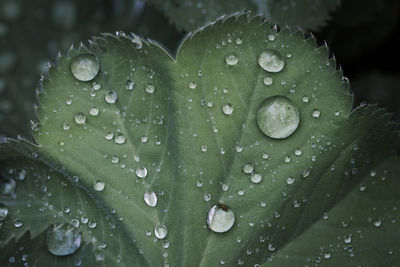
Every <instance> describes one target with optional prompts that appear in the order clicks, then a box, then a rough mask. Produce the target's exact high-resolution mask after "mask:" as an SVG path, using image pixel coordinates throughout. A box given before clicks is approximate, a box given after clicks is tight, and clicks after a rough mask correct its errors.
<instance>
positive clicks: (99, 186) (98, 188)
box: [93, 181, 106, 191]
mask: <svg viewBox="0 0 400 267" xmlns="http://www.w3.org/2000/svg"><path fill="white" fill-rule="evenodd" d="M105 186H106V184H105V183H104V182H102V181H96V182H95V183H94V185H93V188H94V190H96V191H103V190H104V187H105Z"/></svg>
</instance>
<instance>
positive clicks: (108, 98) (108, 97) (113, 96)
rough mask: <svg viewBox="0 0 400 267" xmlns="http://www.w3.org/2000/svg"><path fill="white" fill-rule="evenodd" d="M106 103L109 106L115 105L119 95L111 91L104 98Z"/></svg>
mask: <svg viewBox="0 0 400 267" xmlns="http://www.w3.org/2000/svg"><path fill="white" fill-rule="evenodd" d="M104 98H105V99H106V102H107V103H109V104H114V103H115V102H116V101H117V99H118V94H117V92H115V91H109V92H107V94H106V95H105V97H104Z"/></svg>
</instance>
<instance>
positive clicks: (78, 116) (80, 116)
mask: <svg viewBox="0 0 400 267" xmlns="http://www.w3.org/2000/svg"><path fill="white" fill-rule="evenodd" d="M74 119H75V123H76V124H79V125H82V124H85V122H86V116H85V114H83V113H82V112H79V113H78V114H76V115H75V117H74Z"/></svg>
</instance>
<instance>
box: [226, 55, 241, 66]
mask: <svg viewBox="0 0 400 267" xmlns="http://www.w3.org/2000/svg"><path fill="white" fill-rule="evenodd" d="M238 61H239V59H238V58H237V56H236V55H235V54H230V55H227V56H226V57H225V62H226V64H228V65H230V66H233V65H236V64H237V63H238Z"/></svg>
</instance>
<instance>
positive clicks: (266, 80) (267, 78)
mask: <svg viewBox="0 0 400 267" xmlns="http://www.w3.org/2000/svg"><path fill="white" fill-rule="evenodd" d="M273 81H274V80H273V79H272V78H271V77H265V78H264V84H265V85H271V84H272V82H273Z"/></svg>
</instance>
